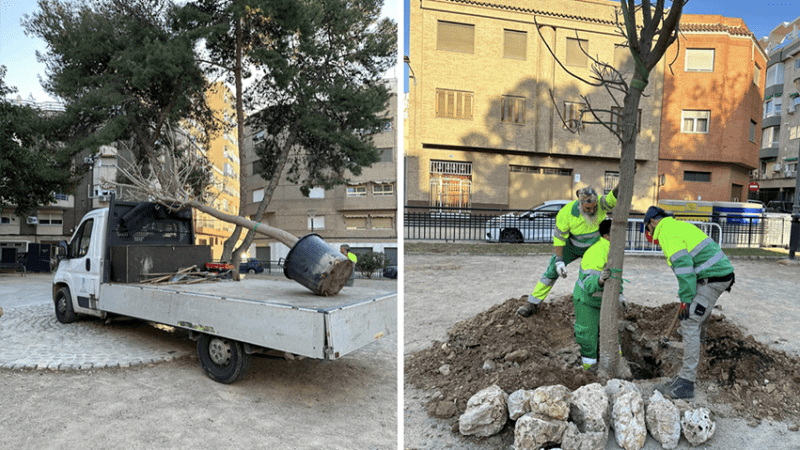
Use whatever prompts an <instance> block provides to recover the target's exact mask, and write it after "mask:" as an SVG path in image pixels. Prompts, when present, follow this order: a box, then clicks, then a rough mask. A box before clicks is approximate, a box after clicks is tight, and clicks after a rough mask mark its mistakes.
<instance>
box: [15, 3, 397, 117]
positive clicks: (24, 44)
mask: <svg viewBox="0 0 800 450" xmlns="http://www.w3.org/2000/svg"><path fill="white" fill-rule="evenodd" d="M399 1H400V0H384V5H383V16H387V17H391V18H393V19H395V22H396V23H397V24H398V25H399V24H400V23H401V21H400V20H399V18H400V14H401V11H400V3H399ZM37 9H38V6H37V3H36V1H34V0H0V65H3V66H6V76H5V78H4V82H5V84H6V85H7V86H13V87H15V88H17V92H16V93H15V94H13V95H12V97H13V98H16V97H17V96H20V97H21V98H22V99H23V100H28V99H30V98H33V99H34V100H35V101H37V102H44V101H52V100H53V98H52V97H51V96H49V95H48V94H47V93H46V92H45V91H44V89H42V87H41V83H40V82H39V80H40V78H43V77H44V75H45V66H44V64H43V63H39V62H38V61H36V51H37V50H38V51H39V52H41V53H44V51H45V49H46V48H45V43H44V41H43V40H41V39H39V38H38V37H28V36H26V35H25V32H24V29H23V27H22V25H21V24H20V21H21V20H22V17H23V15H25V14H31V13H33V12H34V11H36V10H37ZM398 72H399V70H397V69H396V68H395V69H392V70H390V71H389V72H387V73H386V74H385V76H386V77H388V78H397V77H398V76H399V73H398Z"/></svg>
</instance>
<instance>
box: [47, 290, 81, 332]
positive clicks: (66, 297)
mask: <svg viewBox="0 0 800 450" xmlns="http://www.w3.org/2000/svg"><path fill="white" fill-rule="evenodd" d="M53 302H54V303H55V307H56V319H58V321H59V322H61V323H72V322H75V321H76V320H77V319H78V315H77V314H75V310H74V309H72V296H71V295H70V293H69V288H68V287H66V286H64V287H62V288H61V289H59V290H58V292H56V298H55V299H53Z"/></svg>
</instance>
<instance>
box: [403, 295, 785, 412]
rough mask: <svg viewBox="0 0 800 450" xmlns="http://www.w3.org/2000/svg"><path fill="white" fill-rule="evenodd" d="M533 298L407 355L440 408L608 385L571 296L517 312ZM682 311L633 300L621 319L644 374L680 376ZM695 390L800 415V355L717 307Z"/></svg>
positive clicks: (739, 405)
mask: <svg viewBox="0 0 800 450" xmlns="http://www.w3.org/2000/svg"><path fill="white" fill-rule="evenodd" d="M523 304H524V300H522V299H513V298H512V299H509V300H507V301H506V302H504V303H503V304H500V305H495V306H493V307H491V308H490V309H488V310H486V311H484V312H482V313H480V314H478V315H476V316H475V317H473V318H471V319H468V320H465V321H463V322H459V323H457V324H456V325H455V326H454V327H453V328H452V329H451V330H450V331H449V332H448V339H447V342H444V343H442V342H434V344H433V345H432V346H431V347H430V348H428V349H425V350H422V351H419V352H417V353H414V354H412V355H410V357H408V358H406V363H405V377H406V382H409V383H411V384H412V385H413V386H415V387H417V388H421V389H425V390H433V391H438V392H439V393H441V396H435V397H434V398H433V399H432V400H431V401H430V404H429V411H431V413H433V412H434V411H435V409H436V405H437V404H440V403H441V402H445V403H450V404H453V403H455V405H456V408H457V411H456V413H455V414H456V415H458V414H461V413H463V412H464V410H465V409H466V403H467V400H469V398H470V397H471V396H472V395H474V394H475V393H476V392H478V391H479V390H481V389H483V388H486V387H488V386H490V385H492V384H497V385H498V386H500V387H501V388H502V389H503V390H505V391H506V392H508V393H511V392H514V391H516V390H518V389H535V388H537V387H539V386H546V385H552V384H563V385H565V386H566V387H568V388H569V389H571V390H575V389H577V388H578V387H580V386H582V385H585V384H589V383H593V382H601V383H602V382H603V380H599V379H598V378H597V377H596V376H595V375H593V374H590V373H587V372H585V371H583V369H582V367H581V365H580V351H579V347H578V346H577V344H575V338H574V332H573V324H574V319H575V317H574V309H573V305H572V297H571V296H569V295H566V296H563V297H561V298H559V299H551V300H550V301H547V302H545V303H543V304H542V305H540V307H539V312H538V313H537V314H536V315H533V316H531V317H528V318H522V317H520V316H518V315H517V314H516V313H515V312H516V310H517V308H519V307H520V306H522V305H523ZM677 308H678V304H677V303H671V304H667V305H663V306H661V307H657V308H653V307H643V306H640V305H636V304H632V305H631V306H630V308H629V310H628V311H626V312H625V313H624V314H623V317H621V319H622V320H621V321H620V340H621V346H622V351H623V355H624V356H625V357H626V359H627V360H628V361H629V362H630V365H631V368H632V370H633V373H634V378H635V379H653V378H659V377H666V376H669V377H672V376H675V375H676V374H677V372H678V370H679V369H680V365H681V356H682V354H683V350H682V346H681V344H680V336H679V334H678V333H673V335H672V336H671V341H672V344H671V345H664V344H663V343H662V341H661V338H662V337H663V336H664V334H665V333H666V331H667V329H668V327H669V325H670V322H671V321H672V319H673V318H674V317H675V314H676V312H677ZM443 366H446V367H443ZM695 389H696V391H697V390H698V389H699V390H703V391H705V393H706V397H707V399H708V401H709V402H713V403H726V404H729V405H731V411H732V413H733V414H736V415H740V416H742V417H754V418H756V419H776V420H782V419H785V418H787V417H798V415H800V396H797V395H796V393H797V392H798V389H800V358H797V357H793V356H789V355H787V354H786V353H784V352H782V351H779V350H775V349H772V348H769V347H767V346H766V345H764V344H762V343H760V342H756V341H755V340H754V339H753V337H752V336H744V335H743V333H742V331H741V330H740V329H739V328H738V327H737V326H736V325H734V324H733V323H731V322H729V321H728V320H726V319H725V317H724V315H722V314H719V313H716V312H715V314H714V315H712V317H711V322H710V323H709V327H708V332H707V336H706V341H705V345H704V347H703V354H702V356H701V361H700V367H699V369H698V384H697V386H696V388H695Z"/></svg>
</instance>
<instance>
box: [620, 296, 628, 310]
mask: <svg viewBox="0 0 800 450" xmlns="http://www.w3.org/2000/svg"><path fill="white" fill-rule="evenodd" d="M619 306H620V308H622V310H623V311H627V310H628V299H626V298H625V296H624V295H622V294H619Z"/></svg>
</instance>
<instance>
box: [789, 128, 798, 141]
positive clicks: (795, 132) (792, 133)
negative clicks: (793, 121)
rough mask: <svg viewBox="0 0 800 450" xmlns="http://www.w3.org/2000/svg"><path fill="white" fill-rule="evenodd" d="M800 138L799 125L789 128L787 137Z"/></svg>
mask: <svg viewBox="0 0 800 450" xmlns="http://www.w3.org/2000/svg"><path fill="white" fill-rule="evenodd" d="M797 138H800V125H798V126H796V127H791V128H789V139H797Z"/></svg>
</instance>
